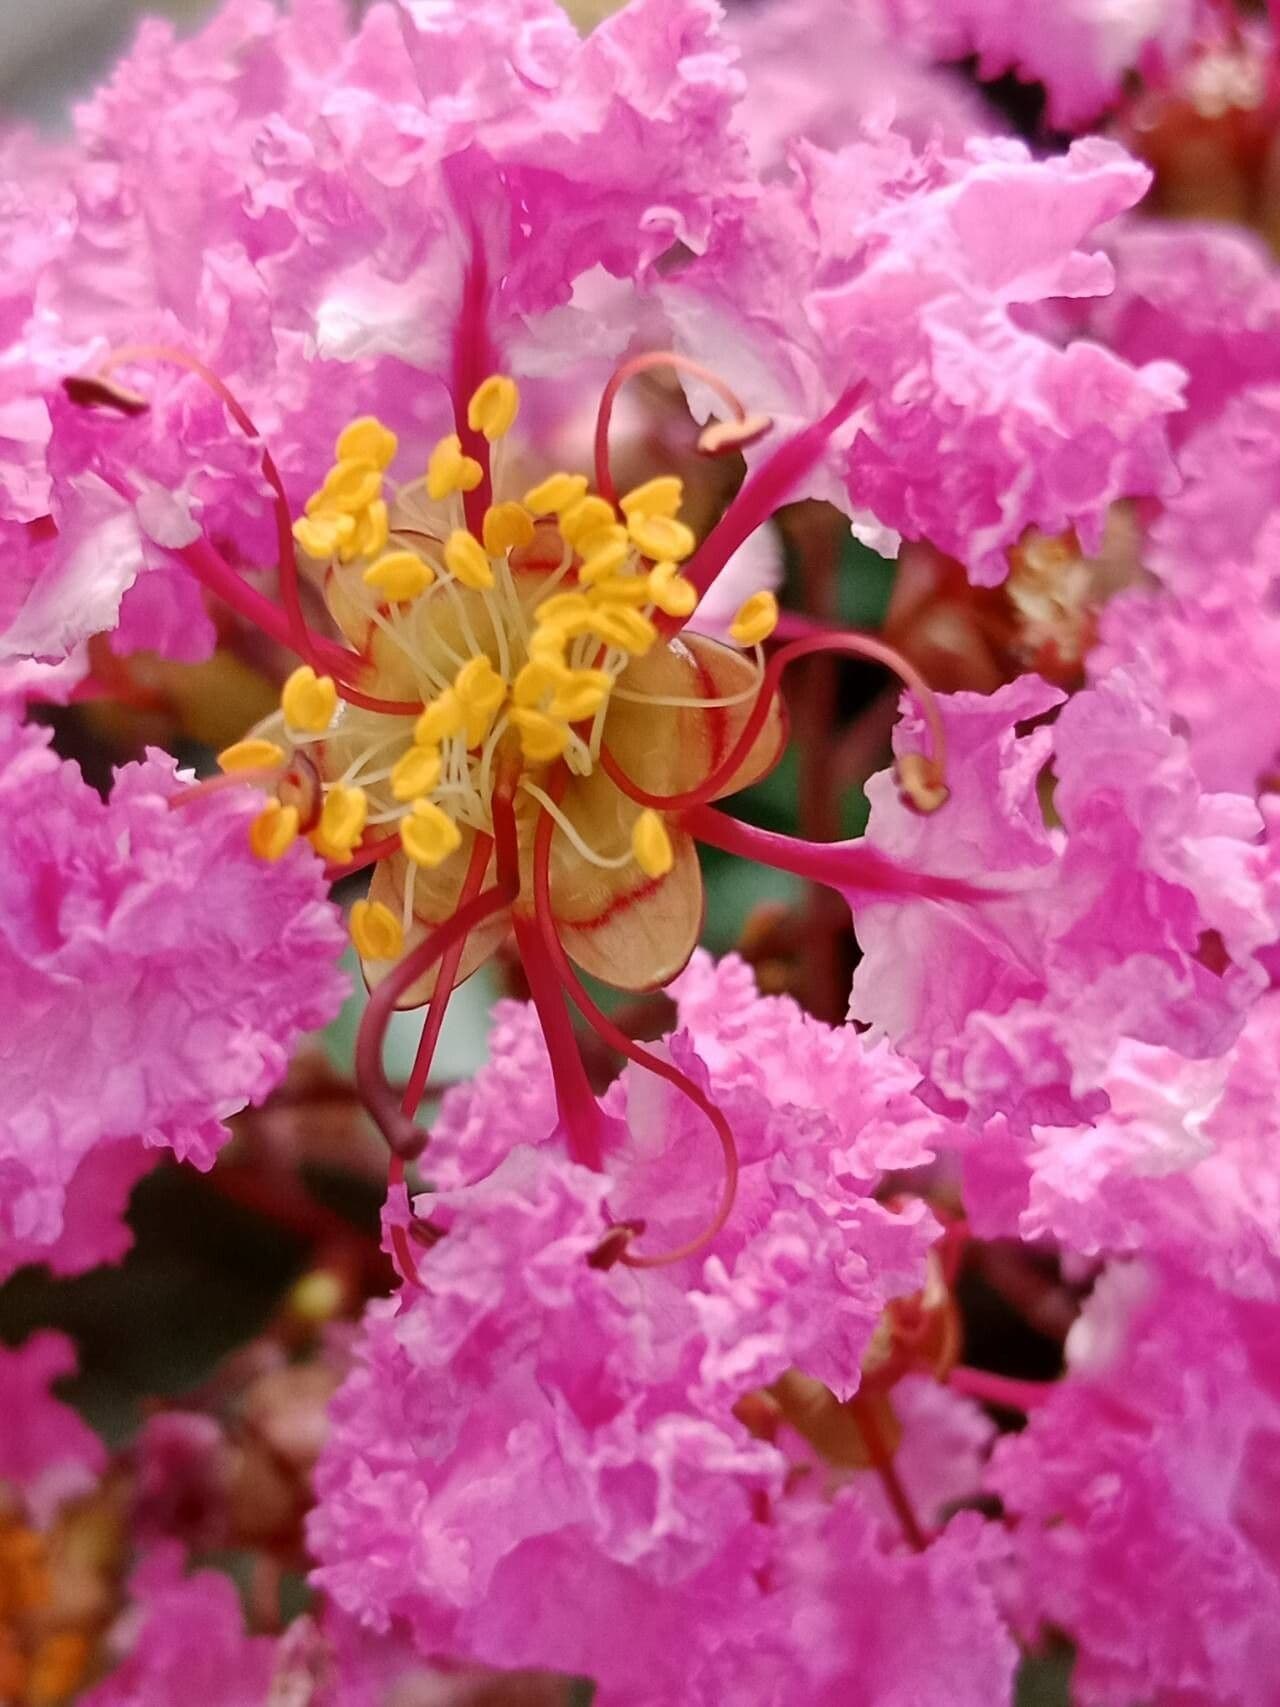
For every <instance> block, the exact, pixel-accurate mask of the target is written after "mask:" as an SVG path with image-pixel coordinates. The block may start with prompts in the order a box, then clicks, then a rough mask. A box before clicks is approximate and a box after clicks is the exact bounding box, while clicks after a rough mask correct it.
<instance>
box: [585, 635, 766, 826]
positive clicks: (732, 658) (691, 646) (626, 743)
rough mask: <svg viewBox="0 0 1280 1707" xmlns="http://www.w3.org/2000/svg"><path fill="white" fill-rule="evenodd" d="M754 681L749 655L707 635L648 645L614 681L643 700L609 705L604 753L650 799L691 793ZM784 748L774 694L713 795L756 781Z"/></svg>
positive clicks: (724, 747)
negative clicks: (733, 766) (650, 647)
mask: <svg viewBox="0 0 1280 1707" xmlns="http://www.w3.org/2000/svg"><path fill="white" fill-rule="evenodd" d="M757 681H758V672H757V670H756V668H755V661H754V659H753V658H750V657H747V656H745V655H744V654H743V653H741V652H736V651H734V650H733V648H732V647H729V646H724V645H722V644H721V643H720V642H719V641H718V640H711V639H709V638H708V637H707V636H706V635H703V634H689V633H685V634H682V635H680V636H679V638H677V639H675V640H673V641H672V642H671V643H670V645H669V646H655V647H654V649H653V651H652V652H649V653H648V654H646V656H645V657H643V658H636V659H635V660H633V662H632V663H631V664H630V665H629V667H628V668H627V671H626V673H625V674H624V675H623V676H622V678H621V682H620V685H621V687H622V688H623V689H624V690H626V691H627V692H628V693H636V694H643V695H645V696H646V697H645V699H644V700H631V699H623V698H621V697H618V696H615V697H614V699H613V700H612V701H611V702H610V707H609V720H608V723H607V724H606V726H605V740H606V741H607V743H608V746H609V750H610V751H611V753H612V754H613V756H614V758H615V759H616V760H617V761H618V763H619V765H621V767H622V769H623V770H624V771H625V772H626V773H627V775H628V776H629V777H631V778H632V779H633V780H634V781H635V782H636V783H637V784H638V785H639V786H640V787H641V788H643V789H647V790H648V791H649V792H650V793H652V794H678V793H682V792H684V791H685V790H686V789H691V788H697V787H698V786H699V784H700V783H702V782H704V781H705V780H706V778H707V777H708V776H709V775H710V774H711V772H712V771H713V770H714V769H715V768H716V766H717V765H718V764H720V763H721V761H722V760H723V759H724V758H725V756H726V754H728V753H729V751H730V750H731V749H732V747H733V743H734V742H735V741H736V740H737V738H738V736H739V735H740V734H741V732H742V729H743V726H744V724H745V723H746V721H747V718H748V717H749V716H750V714H751V708H752V706H753V705H754V704H755V701H756V691H755V689H756V686H757ZM740 695H741V696H744V697H741V698H738V697H737V696H740ZM661 698H671V699H684V700H701V701H707V700H723V699H736V701H737V702H736V703H735V704H732V705H727V706H724V705H721V706H716V705H705V704H703V705H684V706H671V705H662V704H659V703H657V702H658V700H659V699H661ZM785 745H786V720H785V717H784V715H783V712H782V707H781V702H780V701H779V700H778V699H777V698H776V697H775V699H774V703H773V705H772V706H771V707H770V710H769V715H768V716H767V717H766V718H765V721H764V725H763V727H762V728H761V730H760V733H759V734H758V735H757V736H756V739H755V741H754V742H753V743H752V746H751V750H750V752H749V753H748V754H747V755H746V757H745V758H744V759H743V761H742V763H741V765H739V767H738V769H737V771H736V772H735V773H734V775H733V777H732V779H731V780H730V781H729V783H728V784H727V785H726V786H724V787H723V788H720V789H718V790H717V797H718V796H719V795H722V794H732V793H734V792H735V791H736V790H738V789H740V788H745V787H747V785H748V784H749V783H752V782H758V781H759V779H760V778H761V777H762V776H764V775H766V774H767V773H768V772H769V771H770V770H772V769H773V767H774V765H775V764H777V762H778V760H779V759H780V758H781V756H782V750H783V748H784V746H785Z"/></svg>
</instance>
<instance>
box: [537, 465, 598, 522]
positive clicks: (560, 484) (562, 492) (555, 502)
mask: <svg viewBox="0 0 1280 1707" xmlns="http://www.w3.org/2000/svg"><path fill="white" fill-rule="evenodd" d="M586 490H587V477H586V475H585V474H564V473H560V474H549V475H548V476H547V478H546V479H545V480H543V481H540V482H539V484H538V485H537V486H531V487H530V488H529V490H528V491H527V492H526V493H525V495H524V502H525V508H526V509H529V510H532V511H533V513H534V515H535V516H549V515H550V514H551V513H552V511H553V510H567V509H568V508H569V506H570V505H571V504H576V503H577V501H578V499H579V498H581V497H583V496H584V495H585V493H586Z"/></svg>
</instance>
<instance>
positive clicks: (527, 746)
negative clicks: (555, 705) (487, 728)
mask: <svg viewBox="0 0 1280 1707" xmlns="http://www.w3.org/2000/svg"><path fill="white" fill-rule="evenodd" d="M511 721H512V723H513V724H514V725H515V727H516V728H517V729H518V730H519V731H520V751H521V752H522V753H523V754H524V756H525V758H526V759H531V760H532V761H533V762H534V764H538V765H543V764H549V763H550V762H551V760H552V759H558V758H559V757H560V755H561V753H563V752H564V750H565V748H566V747H567V746H568V745H569V726H568V724H567V723H563V722H558V721H557V720H556V719H555V718H552V717H548V716H547V714H546V712H545V711H534V710H531V709H529V708H526V707H524V706H516V707H514V708H513V710H512V712H511Z"/></svg>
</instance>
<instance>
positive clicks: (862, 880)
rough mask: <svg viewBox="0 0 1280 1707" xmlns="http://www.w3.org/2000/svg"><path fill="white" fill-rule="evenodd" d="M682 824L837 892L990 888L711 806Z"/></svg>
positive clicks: (961, 895) (944, 895)
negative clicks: (747, 820)
mask: <svg viewBox="0 0 1280 1707" xmlns="http://www.w3.org/2000/svg"><path fill="white" fill-rule="evenodd" d="M684 827H685V828H686V829H687V830H688V832H689V834H690V835H691V836H693V837H694V839H695V840H696V841H699V842H706V843H707V844H708V846H710V847H713V848H720V849H722V850H723V851H724V852H725V853H731V854H737V855H738V856H739V857H740V858H742V859H749V860H754V861H755V862H756V864H758V865H767V866H770V867H772V869H773V870H774V871H788V872H790V873H791V874H792V876H793V877H804V878H807V879H808V880H809V881H810V882H811V883H822V884H825V885H826V887H827V888H828V889H838V890H839V891H840V892H841V893H842V894H844V895H846V896H847V895H849V894H850V893H854V894H856V893H858V892H860V891H861V892H865V893H866V894H868V895H874V894H882V895H909V896H916V897H919V898H920V899H924V900H930V901H984V900H985V901H989V900H991V899H992V896H993V893H994V892H993V891H992V890H989V889H982V888H980V887H979V886H978V885H977V884H973V883H967V882H965V880H964V879H963V878H959V877H931V876H930V875H929V874H928V873H927V872H918V871H912V870H911V869H910V868H909V867H906V866H900V865H896V864H895V863H894V861H893V860H891V859H889V858H887V857H886V856H885V855H884V854H882V853H880V852H878V851H877V849H875V848H873V847H869V846H868V845H867V843H866V842H863V841H852V842H806V841H802V840H801V839H800V838H799V837H797V836H781V835H779V834H778V833H777V832H776V831H775V830H762V829H760V828H758V827H757V826H756V825H754V824H743V823H740V822H739V820H738V819H737V818H731V817H730V816H729V815H728V813H727V812H717V811H716V810H715V808H714V807H712V806H695V807H693V808H692V809H691V810H690V811H689V812H687V813H686V814H685V815H684Z"/></svg>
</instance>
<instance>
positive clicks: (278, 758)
mask: <svg viewBox="0 0 1280 1707" xmlns="http://www.w3.org/2000/svg"><path fill="white" fill-rule="evenodd" d="M283 763H284V748H283V747H277V746H276V744H275V742H274V741H259V740H255V739H253V738H252V737H251V738H250V739H249V740H247V741H235V742H233V743H232V745H231V746H230V747H224V748H223V749H222V751H221V752H220V753H219V754H218V769H219V770H224V771H264V770H270V769H271V767H272V766H273V765H282V764H283Z"/></svg>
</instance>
